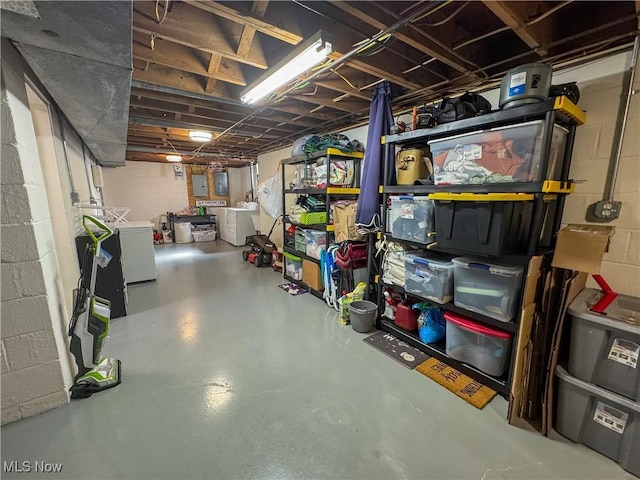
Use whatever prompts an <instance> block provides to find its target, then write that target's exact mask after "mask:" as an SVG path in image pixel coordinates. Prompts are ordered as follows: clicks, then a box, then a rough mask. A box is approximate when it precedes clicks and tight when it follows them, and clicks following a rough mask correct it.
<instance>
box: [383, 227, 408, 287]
mask: <svg viewBox="0 0 640 480" xmlns="http://www.w3.org/2000/svg"><path fill="white" fill-rule="evenodd" d="M380 249H382V250H384V251H385V253H384V257H383V259H382V281H383V282H384V283H388V284H390V285H398V286H399V287H403V288H404V277H405V267H404V256H405V254H406V253H407V248H406V247H405V246H404V245H402V244H401V243H397V242H388V241H386V239H385V241H384V243H383V244H382V245H381V246H380Z"/></svg>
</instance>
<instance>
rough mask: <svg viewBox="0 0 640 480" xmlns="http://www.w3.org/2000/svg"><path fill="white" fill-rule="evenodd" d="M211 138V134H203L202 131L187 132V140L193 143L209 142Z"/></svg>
mask: <svg viewBox="0 0 640 480" xmlns="http://www.w3.org/2000/svg"><path fill="white" fill-rule="evenodd" d="M211 137H213V135H212V134H211V132H205V131H203V130H189V138H190V139H191V140H193V141H194V142H201V143H205V142H210V141H211Z"/></svg>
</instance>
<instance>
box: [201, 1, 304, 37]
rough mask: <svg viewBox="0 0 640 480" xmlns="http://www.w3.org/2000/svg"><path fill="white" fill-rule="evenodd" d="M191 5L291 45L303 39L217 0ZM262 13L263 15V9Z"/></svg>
mask: <svg viewBox="0 0 640 480" xmlns="http://www.w3.org/2000/svg"><path fill="white" fill-rule="evenodd" d="M191 5H193V6H194V7H197V8H200V9H202V10H204V11H206V12H209V13H213V14H214V15H217V16H219V17H222V18H224V19H226V20H231V21H232V22H236V23H239V24H241V25H248V26H250V27H252V28H255V29H256V30H257V31H259V32H262V33H264V34H266V35H269V36H271V37H273V38H277V39H278V40H281V41H283V42H286V43H289V44H291V45H297V44H298V43H300V42H301V41H302V40H303V37H301V36H300V35H296V34H295V33H293V32H289V31H287V30H284V29H282V28H278V27H277V26H275V25H272V24H270V23H268V22H265V21H264V20H262V19H261V18H257V17H255V16H253V15H245V14H243V13H241V12H239V11H237V10H234V9H232V8H229V7H227V6H225V5H222V4H220V3H217V2H208V1H196V2H192V3H191ZM262 13H263V15H264V11H263V12H262Z"/></svg>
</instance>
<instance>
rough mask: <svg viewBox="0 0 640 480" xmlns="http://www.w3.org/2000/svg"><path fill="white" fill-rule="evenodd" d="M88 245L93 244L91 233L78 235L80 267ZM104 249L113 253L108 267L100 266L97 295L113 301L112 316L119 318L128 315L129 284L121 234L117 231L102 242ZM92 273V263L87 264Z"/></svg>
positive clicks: (77, 247)
mask: <svg viewBox="0 0 640 480" xmlns="http://www.w3.org/2000/svg"><path fill="white" fill-rule="evenodd" d="M87 245H93V240H92V239H91V238H89V235H80V236H79V237H76V250H77V253H78V261H79V264H80V269H82V259H83V258H84V251H85V248H86V246H87ZM102 249H103V250H104V251H105V252H107V253H108V254H109V255H111V260H110V261H109V263H108V264H107V266H106V267H104V268H103V267H98V276H97V277H96V295H97V296H99V297H102V298H105V299H107V300H109V301H110V302H111V318H119V317H124V316H126V315H127V285H126V284H125V281H124V274H123V273H122V250H121V248H120V234H119V233H118V232H117V231H116V232H114V233H113V235H112V236H111V237H109V238H107V239H106V240H105V241H104V242H102ZM87 267H88V268H89V272H87V275H91V265H88V266H87Z"/></svg>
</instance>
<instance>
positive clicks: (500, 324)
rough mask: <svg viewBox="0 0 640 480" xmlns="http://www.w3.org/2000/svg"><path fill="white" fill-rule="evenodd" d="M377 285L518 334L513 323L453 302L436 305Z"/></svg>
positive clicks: (398, 289)
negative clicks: (458, 305)
mask: <svg viewBox="0 0 640 480" xmlns="http://www.w3.org/2000/svg"><path fill="white" fill-rule="evenodd" d="M377 283H378V285H380V286H382V287H387V288H391V289H393V290H395V291H396V292H398V293H402V294H404V295H408V296H410V297H413V298H417V299H420V300H424V301H426V302H432V303H434V304H435V305H438V306H439V307H440V308H442V309H443V310H447V311H450V312H454V313H459V314H461V315H464V316H465V317H468V318H470V319H472V320H475V321H476V322H479V323H484V324H485V325H488V326H490V327H493V328H497V329H498V330H504V331H505V332H511V333H517V332H518V329H519V325H518V324H516V323H514V322H501V321H500V320H496V319H495V318H491V317H487V316H486V315H482V314H481V313H476V312H472V311H470V310H467V309H466V308H462V307H457V306H456V305H455V304H454V303H453V302H448V303H436V302H433V301H432V300H429V299H428V298H424V297H421V296H420V295H418V294H416V293H412V292H407V291H406V290H405V289H404V288H402V287H400V286H398V285H393V284H391V283H385V282H382V281H381V280H378V282H377Z"/></svg>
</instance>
